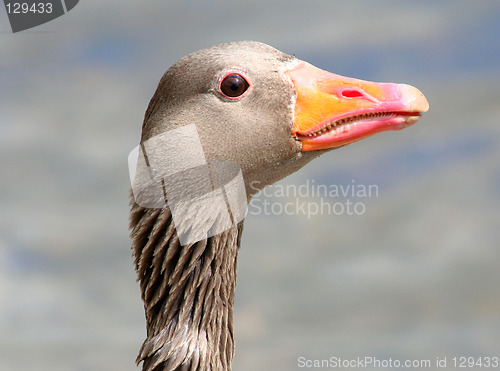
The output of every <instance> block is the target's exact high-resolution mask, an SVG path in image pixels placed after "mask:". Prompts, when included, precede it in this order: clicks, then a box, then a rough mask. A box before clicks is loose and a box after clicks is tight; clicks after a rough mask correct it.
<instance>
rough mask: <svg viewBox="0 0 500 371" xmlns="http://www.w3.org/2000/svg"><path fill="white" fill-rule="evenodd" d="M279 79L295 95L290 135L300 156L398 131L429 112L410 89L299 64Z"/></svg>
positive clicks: (425, 102) (414, 90)
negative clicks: (284, 80) (290, 86)
mask: <svg viewBox="0 0 500 371" xmlns="http://www.w3.org/2000/svg"><path fill="white" fill-rule="evenodd" d="M285 73H286V74H287V75H288V76H289V77H290V79H291V80H292V83H293V85H294V88H295V93H296V102H295V119H294V123H293V128H292V134H293V135H294V136H295V138H297V139H298V140H299V141H300V142H301V143H302V151H303V152H305V151H315V150H320V149H328V148H336V147H341V146H345V145H347V144H350V143H353V142H356V141H358V140H361V139H364V138H367V137H369V136H372V135H374V134H376V133H380V132H383V131H388V130H400V129H403V128H405V127H408V126H410V125H412V124H414V123H416V122H417V121H418V119H419V118H420V117H421V115H422V113H423V112H427V110H428V109H429V103H428V102H427V99H425V97H424V95H423V94H422V93H421V92H420V91H419V90H418V89H417V88H414V87H413V86H410V85H406V84H392V83H377V82H369V81H363V80H358V79H353V78H349V77H344V76H340V75H336V74H333V73H330V72H327V71H323V70H321V69H319V68H316V67H314V66H313V65H311V64H309V63H306V62H302V61H301V62H300V63H299V64H298V65H296V66H295V67H294V68H292V69H289V70H287V71H286V72H285Z"/></svg>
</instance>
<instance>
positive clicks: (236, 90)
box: [220, 73, 249, 98]
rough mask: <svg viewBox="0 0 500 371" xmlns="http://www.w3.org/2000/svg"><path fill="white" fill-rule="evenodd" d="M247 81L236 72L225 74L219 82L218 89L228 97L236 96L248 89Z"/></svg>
mask: <svg viewBox="0 0 500 371" xmlns="http://www.w3.org/2000/svg"><path fill="white" fill-rule="evenodd" d="M248 86H249V85H248V82H247V80H245V79H244V78H243V77H242V76H241V75H238V74H236V73H233V74H230V75H227V76H226V77H224V79H223V80H222V81H221V83H220V91H221V92H222V94H224V95H225V96H226V97H228V98H237V97H239V96H240V95H242V94H243V93H244V92H246V91H247V89H248Z"/></svg>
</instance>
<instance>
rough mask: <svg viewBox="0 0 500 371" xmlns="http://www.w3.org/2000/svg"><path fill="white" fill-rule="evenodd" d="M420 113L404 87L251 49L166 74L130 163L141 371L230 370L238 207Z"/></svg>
mask: <svg viewBox="0 0 500 371" xmlns="http://www.w3.org/2000/svg"><path fill="white" fill-rule="evenodd" d="M428 107H429V106H428V103H427V100H426V99H425V97H424V96H423V95H422V93H421V92H420V91H419V90H418V89H416V88H414V87H412V86H409V85H404V84H392V83H374V82H367V81H362V80H357V79H353V78H347V77H343V76H339V75H336V74H333V73H330V72H326V71H323V70H321V69H319V68H316V67H314V66H312V65H311V64H309V63H306V62H304V61H301V60H299V59H297V58H295V57H294V56H290V55H287V54H284V53H282V52H280V51H278V50H276V49H274V48H272V47H270V46H268V45H265V44H262V43H258V42H233V43H226V44H221V45H216V46H213V47H210V48H207V49H203V50H200V51H197V52H195V53H192V54H190V55H188V56H186V57H184V58H182V59H180V60H179V61H178V62H177V63H175V64H174V65H173V66H172V67H170V68H169V69H168V71H167V72H166V73H165V74H164V76H163V77H162V79H161V81H160V83H159V85H158V88H157V90H156V92H155V94H154V96H153V98H152V99H151V101H150V103H149V106H148V108H147V111H146V113H145V117H144V123H143V126H142V137H141V141H140V145H139V146H138V147H137V148H136V150H135V152H134V151H133V152H132V154H131V157H129V165H131V181H132V196H133V197H132V201H131V213H130V228H131V238H132V241H133V242H132V249H133V255H134V257H135V268H136V270H137V274H138V281H140V288H141V292H142V300H143V301H144V308H145V315H146V323H147V338H146V340H145V341H144V343H143V345H142V348H141V350H140V353H139V356H138V357H137V362H138V363H140V362H143V365H142V367H143V370H144V371H159V370H168V371H174V370H204V371H206V370H212V371H227V370H230V369H231V362H232V359H233V354H234V327H233V302H234V290H235V284H236V262H237V255H238V249H239V246H240V241H241V234H242V229H243V219H244V216H245V205H246V203H247V202H248V201H249V200H250V198H251V197H252V196H253V195H254V194H255V193H256V192H257V191H258V190H260V189H262V188H264V187H265V186H267V185H270V184H272V183H274V182H276V181H278V180H280V179H282V178H284V177H286V176H287V175H289V174H291V173H293V172H295V171H297V170H298V169H300V168H301V167H303V166H304V165H305V164H307V163H308V162H309V161H311V160H312V159H314V158H316V157H318V156H320V155H321V154H323V153H325V152H328V151H330V150H332V149H335V148H339V147H342V146H345V145H347V144H350V143H352V142H355V141H358V140H361V139H364V138H366V137H368V136H371V135H373V134H376V133H379V132H383V131H387V130H399V129H402V128H405V127H407V126H409V125H411V124H414V123H415V122H416V121H417V120H418V119H419V118H420V117H421V113H422V112H426V111H427V110H428Z"/></svg>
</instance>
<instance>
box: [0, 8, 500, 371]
mask: <svg viewBox="0 0 500 371" xmlns="http://www.w3.org/2000/svg"><path fill="white" fill-rule="evenodd" d="M499 19H500V2H498V1H495V0H492V1H488V0H484V1H481V2H471V1H457V0H453V1H452V0H446V1H445V0H443V1H439V2H435V1H430V0H429V1H426V0H424V1H419V2H416V1H409V0H404V1H403V0H402V1H397V2H396V1H377V2H368V1H357V0H351V1H348V2H347V1H343V2H329V3H327V2H323V1H317V0H315V1H308V2H304V1H286V2H285V1H275V2H269V1H263V0H259V1H253V2H243V1H222V0H221V1H217V0H213V1H189V2H181V1H163V2H143V1H141V2H138V1H117V0H113V1H107V2H105V3H104V2H100V3H98V2H89V1H81V2H80V3H79V4H78V5H77V6H76V7H75V8H74V9H73V10H72V11H71V12H70V13H68V14H66V15H64V16H62V17H60V18H58V19H56V20H54V21H52V22H50V23H47V24H44V25H42V26H39V27H37V28H34V29H31V30H28V31H24V32H20V33H17V34H12V33H11V30H10V26H9V24H8V19H7V14H6V12H4V11H3V10H2V11H0V169H1V171H2V173H1V177H0V205H1V208H0V303H1V304H0V369H1V370H39V371H41V370H52V371H57V370H92V371H99V370H105V371H109V370H119V371H126V370H130V371H132V370H137V368H136V366H135V364H134V360H135V357H136V355H137V353H138V350H139V347H140V346H141V344H142V341H143V340H144V338H145V320H144V314H143V307H142V303H141V301H140V292H139V286H138V284H137V283H136V281H135V279H136V276H135V272H134V269H133V261H132V258H131V250H130V240H129V237H128V233H129V232H128V210H129V207H128V203H129V199H128V192H129V179H128V169H127V155H128V153H129V151H130V150H132V148H133V147H134V146H136V145H137V143H138V141H139V135H140V129H141V125H142V119H143V115H144V111H145V109H146V107H147V104H148V102H149V99H150V98H151V96H152V95H153V93H154V90H155V88H156V85H157V83H158V81H159V79H160V77H161V75H162V74H163V73H164V72H165V70H166V69H167V68H168V67H169V66H170V65H171V64H173V63H174V62H175V61H176V60H178V59H179V58H181V57H183V56H184V55H186V54H188V53H190V52H193V51H195V50H197V49H200V48H203V47H207V46H210V45H213V44H217V43H221V42H227V41H234V40H257V41H262V42H265V43H268V44H270V45H272V46H274V47H276V48H277V49H280V50H282V51H284V52H287V53H289V54H295V55H296V56H297V57H299V58H300V59H303V60H306V61H308V62H310V63H312V64H314V65H316V66H318V67H320V68H323V69H326V70H329V71H332V72H335V73H338V74H341V75H346V76H351V77H357V78H361V79H366V80H373V81H391V82H404V83H409V84H411V85H414V86H417V87H418V88H419V89H420V90H421V91H422V92H423V93H424V94H425V95H426V97H427V98H428V100H429V102H430V107H431V108H430V111H429V112H428V113H427V114H425V115H424V117H423V118H422V120H421V121H420V122H419V123H418V124H417V125H415V126H413V127H411V128H409V129H406V130H404V131H402V132H390V133H384V134H381V135H377V136H375V137H372V138H370V139H367V140H365V141H362V142H359V143H356V144H353V145H351V146H348V147H345V148H342V149H340V150H337V151H333V152H330V153H328V154H326V155H324V156H322V157H321V158H319V159H317V160H315V161H314V162H312V163H311V164H310V165H308V166H306V167H305V168H304V169H302V170H301V171H299V172H298V173H296V174H294V175H293V176H290V177H289V178H287V179H285V180H283V181H282V182H281V183H280V184H283V185H287V184H292V185H301V184H305V183H306V182H308V181H309V182H311V181H312V180H314V182H315V184H327V185H332V184H334V185H339V186H340V185H344V186H347V185H349V184H352V183H353V182H355V183H356V184H365V185H377V186H378V197H371V198H365V199H361V200H352V201H362V202H363V204H364V205H365V208H366V209H365V212H364V213H363V215H346V214H342V215H315V216H311V217H310V218H308V217H306V216H304V215H286V214H282V215H264V214H261V215H249V216H248V217H247V220H246V224H245V232H244V235H243V242H242V247H241V250H240V256H239V262H238V286H237V292H236V309H235V324H236V329H235V331H236V342H237V344H236V356H235V361H234V369H235V370H240V371H250V370H294V369H300V367H299V366H298V358H299V357H305V359H328V358H330V357H334V356H336V357H341V358H347V359H350V358H356V357H358V356H359V357H364V356H373V357H378V358H380V359H388V358H392V359H399V360H405V359H410V360H413V359H417V360H418V359H430V360H435V359H436V357H438V356H439V357H443V356H448V357H453V356H473V357H480V356H500V350H499V349H500V348H499V344H500V248H499V247H500V246H499V242H498V241H499V239H500V223H499V220H500V218H499V216H498V213H499V201H500V146H499V143H500V125H499V116H500V43H499V42H498V37H499V35H500V22H499ZM258 197H259V198H258V199H259V200H261V201H262V200H263V199H264V198H263V197H265V196H263V195H260V196H258ZM268 198H269V199H270V201H271V202H275V203H283V202H287V201H290V200H289V199H286V200H285V199H283V198H279V197H273V196H272V195H271V196H269V197H268ZM301 201H303V202H313V201H314V200H311V199H302V200H301ZM339 201H340V202H343V201H345V200H342V199H339ZM449 362H450V361H449ZM448 366H450V364H448Z"/></svg>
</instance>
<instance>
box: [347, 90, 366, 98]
mask: <svg viewBox="0 0 500 371" xmlns="http://www.w3.org/2000/svg"><path fill="white" fill-rule="evenodd" d="M341 94H342V96H343V97H344V98H360V97H364V96H365V95H364V94H363V93H362V92H360V91H359V90H354V89H346V90H342V93H341Z"/></svg>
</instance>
